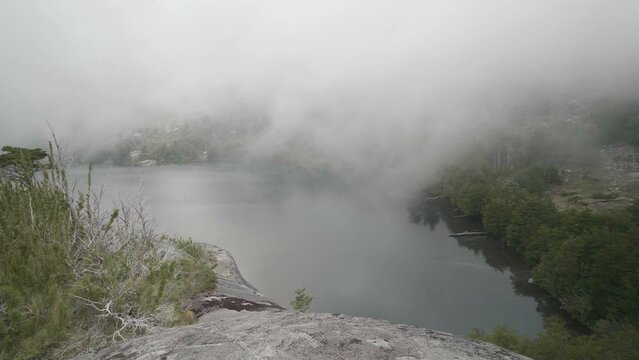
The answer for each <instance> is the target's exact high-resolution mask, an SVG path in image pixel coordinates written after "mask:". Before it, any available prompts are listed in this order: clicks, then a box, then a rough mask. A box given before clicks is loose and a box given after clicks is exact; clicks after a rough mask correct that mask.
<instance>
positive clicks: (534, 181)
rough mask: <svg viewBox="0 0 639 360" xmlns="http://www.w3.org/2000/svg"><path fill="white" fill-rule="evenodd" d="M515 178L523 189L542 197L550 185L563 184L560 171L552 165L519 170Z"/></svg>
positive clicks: (533, 166) (535, 165) (532, 166)
mask: <svg viewBox="0 0 639 360" xmlns="http://www.w3.org/2000/svg"><path fill="white" fill-rule="evenodd" d="M514 178H515V182H517V184H518V185H519V186H520V187H521V188H522V189H524V190H527V191H528V192H530V193H532V194H535V195H542V194H543V193H544V192H545V191H546V190H548V187H549V186H550V185H555V184H560V183H561V177H560V176H559V170H557V168H556V167H554V166H552V165H539V164H534V165H531V166H528V167H526V168H524V169H522V170H519V171H518V172H517V173H516V174H515V176H514Z"/></svg>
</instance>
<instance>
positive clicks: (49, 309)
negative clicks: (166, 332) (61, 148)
mask: <svg viewBox="0 0 639 360" xmlns="http://www.w3.org/2000/svg"><path fill="white" fill-rule="evenodd" d="M49 149H50V151H49V154H48V156H47V157H48V161H47V160H45V159H43V158H42V157H39V158H35V157H28V156H21V157H20V158H19V159H18V161H17V162H14V163H12V164H10V165H9V166H11V172H10V173H7V172H6V171H4V170H3V171H2V172H0V349H1V350H0V358H17V359H28V358H42V357H52V356H53V357H69V356H71V355H72V354H73V353H76V352H78V351H81V350H83V349H86V348H88V347H99V346H104V345H107V344H109V343H110V342H112V341H115V340H118V339H123V338H126V337H128V336H131V335H135V334H139V333H143V332H145V331H147V330H149V329H152V328H154V327H157V326H165V325H171V324H174V323H176V322H179V319H181V318H184V317H185V316H186V317H187V318H188V316H187V315H184V314H183V313H181V310H180V309H181V306H180V301H181V300H182V299H184V298H185V297H188V296H190V295H192V294H194V293H196V292H198V291H201V290H204V289H207V288H212V287H213V286H214V285H215V274H214V273H213V271H212V268H211V265H210V264H209V261H208V259H207V257H206V256H205V252H204V250H203V249H201V248H199V246H198V245H196V244H194V243H193V242H191V241H190V240H182V239H172V238H169V237H166V236H162V235H159V234H157V233H156V232H155V231H154V230H153V227H152V224H151V223H150V222H149V220H148V219H147V218H146V217H145V215H144V211H143V209H142V207H141V206H139V205H129V204H125V203H120V204H118V206H117V208H115V209H112V210H110V211H102V210H101V208H100V205H101V202H100V198H99V196H97V195H96V194H94V193H92V192H91V175H90V173H91V172H90V171H89V177H88V190H87V191H86V192H80V193H78V194H72V193H71V192H70V191H69V190H68V188H67V185H66V184H67V182H66V176H65V172H64V169H62V168H61V167H60V166H59V165H58V163H56V162H55V161H54V159H53V157H52V156H51V154H52V153H53V150H52V149H51V147H50V148H49ZM21 153H22V154H29V152H21ZM32 153H33V152H32ZM33 154H37V153H33ZM45 161H46V162H45ZM3 169H4V168H3ZM34 169H41V170H43V172H42V174H41V176H40V175H38V176H33V175H34V171H33V170H34ZM14 174H18V175H19V176H13V175H14ZM25 179H26V181H25ZM165 304H174V306H173V307H174V308H175V309H176V311H173V312H170V313H168V314H166V313H164V312H162V311H161V307H162V306H163V305H165Z"/></svg>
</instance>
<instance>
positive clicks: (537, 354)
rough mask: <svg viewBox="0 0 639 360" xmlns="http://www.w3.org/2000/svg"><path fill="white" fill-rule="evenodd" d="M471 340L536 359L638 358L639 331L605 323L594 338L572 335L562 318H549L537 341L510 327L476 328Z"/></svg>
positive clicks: (597, 328)
mask: <svg viewBox="0 0 639 360" xmlns="http://www.w3.org/2000/svg"><path fill="white" fill-rule="evenodd" d="M470 337H471V338H473V339H477V340H482V341H487V342H491V343H493V344H496V345H499V346H501V347H503V348H506V349H508V350H511V351H514V352H516V353H519V354H522V355H525V356H529V357H531V358H533V359H535V360H608V359H614V360H622V359H624V360H625V359H628V360H629V359H639V331H637V329H636V328H634V327H632V326H628V325H611V324H610V323H606V322H602V323H600V324H599V325H598V326H597V327H596V328H595V330H594V332H593V334H591V335H579V336H573V335H571V334H570V333H569V332H568V330H567V329H566V327H565V324H564V323H563V321H562V320H561V319H560V318H549V319H547V320H546V321H545V322H544V328H543V330H542V331H540V332H539V334H538V335H537V337H536V338H532V339H531V338H528V337H526V336H520V335H518V334H517V332H516V331H514V330H513V329H511V328H509V327H507V326H498V327H496V328H495V329H494V330H493V331H492V333H485V332H483V331H481V330H478V329H473V331H472V332H471V334H470Z"/></svg>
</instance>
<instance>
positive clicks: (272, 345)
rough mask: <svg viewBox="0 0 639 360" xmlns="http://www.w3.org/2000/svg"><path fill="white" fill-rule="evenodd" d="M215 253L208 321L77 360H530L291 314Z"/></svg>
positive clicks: (374, 323) (365, 323)
mask: <svg viewBox="0 0 639 360" xmlns="http://www.w3.org/2000/svg"><path fill="white" fill-rule="evenodd" d="M207 249H208V251H209V254H210V255H211V258H212V261H214V262H215V263H216V271H217V273H218V285H217V288H216V289H215V290H214V291H211V292H209V293H206V294H202V295H201V296H198V297H196V298H194V299H192V301H191V302H190V303H189V307H190V308H191V309H192V310H193V311H194V312H195V313H196V314H197V315H201V317H200V319H199V321H198V322H197V323H196V324H194V325H188V326H180V327H174V328H168V329H163V330H161V331H158V332H156V333H152V334H148V335H145V336H141V337H138V338H135V339H131V340H127V341H123V342H120V343H117V344H115V345H112V346H110V347H108V348H105V349H102V350H100V351H98V352H96V353H91V354H83V355H81V356H79V357H78V358H77V359H78V360H80V359H81V360H97V359H105V360H106V359H109V360H111V359H139V360H142V359H163V360H170V359H228V360H231V359H238V360H239V359H254V360H255V359H394V360H416V359H429V360H434V359H457V360H464V359H512V360H522V359H527V358H526V357H523V356H520V355H517V354H513V353H511V352H509V351H507V350H504V349H502V348H500V347H497V346H494V345H491V344H487V343H482V342H478V341H474V340H470V339H466V338H463V337H459V336H455V335H452V334H448V333H443V332H439V331H433V330H427V329H420V328H416V327H413V326H408V325H399V324H391V323H389V322H387V321H383V320H375V319H370V318H362V317H351V316H345V315H340V314H319V313H315V314H303V313H296V312H293V311H288V310H284V309H283V308H282V307H280V306H279V305H278V304H276V303H275V302H273V301H271V300H269V299H267V298H265V297H264V296H263V295H262V294H260V293H259V291H257V290H256V289H255V288H254V287H252V286H251V285H250V284H249V283H248V282H246V280H244V278H243V277H242V275H241V274H240V272H239V270H238V269H237V266H236V265H235V261H234V260H233V257H232V256H231V255H230V254H229V253H228V252H227V251H226V250H223V249H220V248H217V247H214V246H208V247H207Z"/></svg>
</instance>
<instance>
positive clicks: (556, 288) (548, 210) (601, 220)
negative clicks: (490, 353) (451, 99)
mask: <svg viewBox="0 0 639 360" xmlns="http://www.w3.org/2000/svg"><path fill="white" fill-rule="evenodd" d="M473 156H475V157H478V155H477V154H474V155H473ZM486 157H487V156H486ZM560 181H561V178H560V176H559V171H558V170H557V168H555V167H554V166H552V165H549V164H543V163H541V164H540V163H529V164H523V165H522V166H511V167H508V168H497V169H496V168H495V167H494V166H492V164H490V162H487V161H484V162H482V161H477V160H474V161H471V162H468V163H465V164H464V165H462V166H457V167H451V168H449V169H448V170H447V171H446V172H445V175H444V176H443V180H442V182H441V183H440V185H438V186H436V187H434V189H435V191H436V192H439V193H441V194H443V195H445V196H447V197H448V198H449V199H450V200H451V202H452V203H453V204H454V205H455V206H457V207H458V208H459V210H460V211H462V212H463V213H464V214H465V215H467V216H473V217H477V218H480V219H481V220H482V222H483V225H484V228H485V229H486V231H488V232H489V233H490V234H491V235H492V236H493V237H494V238H495V239H496V240H498V241H502V242H503V243H504V244H506V245H507V246H509V247H511V248H513V249H514V250H516V251H517V252H519V253H520V254H522V255H523V257H524V258H525V261H526V262H527V263H528V264H529V265H530V266H531V267H532V269H533V279H534V281H535V283H536V284H539V285H540V286H541V287H543V288H544V289H546V290H547V291H548V292H550V293H551V294H552V295H554V296H555V297H556V298H558V299H559V300H560V301H561V303H562V306H563V308H564V309H566V310H567V311H568V312H569V313H570V314H571V315H572V317H574V318H575V319H576V320H578V321H579V322H581V323H582V324H584V325H586V326H588V327H590V328H591V329H593V330H594V331H595V332H594V334H593V335H592V336H586V337H578V338H572V337H569V336H568V335H567V332H566V330H565V329H563V327H561V326H560V325H558V324H557V323H556V322H553V323H550V324H549V325H548V326H547V327H546V329H545V330H544V332H542V333H541V334H540V337H538V338H537V339H526V338H521V337H518V336H517V335H516V334H514V332H512V330H510V329H506V328H498V329H496V330H495V331H494V332H493V333H492V334H484V333H475V336H476V337H478V338H481V339H485V340H488V341H492V342H496V343H498V344H500V345H504V344H506V345H508V346H506V347H508V348H511V349H513V350H515V351H518V352H521V353H523V354H528V355H531V356H532V357H533V358H536V359H572V358H575V359H579V358H583V359H591V358H592V359H595V358H597V359H603V358H606V359H608V358H615V357H597V356H599V355H597V356H595V355H593V354H603V353H606V352H607V351H608V350H606V349H608V348H609V344H608V342H611V344H616V345H614V346H617V345H619V346H625V347H624V348H623V349H624V350H623V351H628V352H630V353H633V352H634V353H633V354H634V355H635V356H639V355H637V351H638V350H637V343H636V342H635V343H632V342H628V341H625V340H624V337H631V338H632V339H634V340H633V341H636V340H637V332H636V329H637V327H638V326H639V302H637V299H639V237H637V234H639V204H637V203H636V204H635V205H633V206H631V207H629V208H626V209H620V210H609V211H600V212H593V211H591V210H588V209H584V210H568V211H559V210H558V209H557V208H556V207H555V206H554V204H553V203H552V201H551V200H550V198H549V197H547V196H545V195H544V194H545V192H546V190H547V189H548V188H549V187H550V186H552V185H554V184H557V183H559V182H560ZM606 331H609V333H606ZM618 331H621V332H618ZM562 337H565V338H566V339H568V340H565V341H558V340H557V339H562ZM610 346H613V345H610ZM553 347H554V348H555V350H552V351H555V352H554V353H553V354H554V355H552V354H550V353H549V354H545V355H544V354H542V353H541V352H540V351H542V350H541V349H543V348H553ZM535 349H536V350H535ZM589 349H590V350H589ZM591 350H592V351H591ZM582 353H583V354H585V353H588V354H589V355H588V356H584V357H579V354H582ZM558 354H560V355H558ZM593 356H595V357H593ZM618 358H624V359H625V358H632V357H618ZM635 358H636V357H635Z"/></svg>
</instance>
